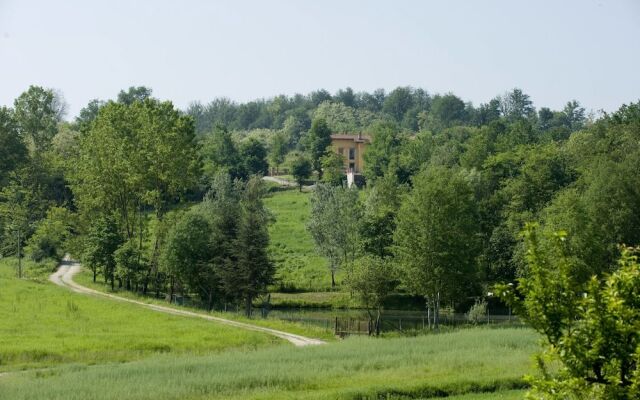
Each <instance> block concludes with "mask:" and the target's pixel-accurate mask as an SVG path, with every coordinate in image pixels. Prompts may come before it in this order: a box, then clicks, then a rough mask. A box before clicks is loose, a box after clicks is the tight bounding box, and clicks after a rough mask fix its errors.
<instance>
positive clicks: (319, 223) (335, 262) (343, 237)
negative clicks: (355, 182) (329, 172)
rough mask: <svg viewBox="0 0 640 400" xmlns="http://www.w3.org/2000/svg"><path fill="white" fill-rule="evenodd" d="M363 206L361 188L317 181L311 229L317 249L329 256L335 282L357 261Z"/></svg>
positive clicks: (332, 282)
mask: <svg viewBox="0 0 640 400" xmlns="http://www.w3.org/2000/svg"><path fill="white" fill-rule="evenodd" d="M361 214H362V207H361V205H360V199H359V195H358V191H357V189H348V188H343V187H336V186H328V185H325V184H318V185H316V190H315V192H314V193H313V196H312V197H311V218H310V219H309V222H308V223H307V229H309V232H310V233H311V236H312V237H313V240H314V241H315V243H316V249H317V251H318V252H319V253H320V254H321V255H323V256H324V257H326V258H327V260H328V262H329V270H330V271H331V286H332V287H335V284H336V283H335V274H336V272H337V270H338V269H339V268H340V267H341V266H344V265H345V264H346V263H348V262H350V261H353V260H354V258H355V256H356V253H357V251H358V246H359V236H358V226H359V220H360V216H361Z"/></svg>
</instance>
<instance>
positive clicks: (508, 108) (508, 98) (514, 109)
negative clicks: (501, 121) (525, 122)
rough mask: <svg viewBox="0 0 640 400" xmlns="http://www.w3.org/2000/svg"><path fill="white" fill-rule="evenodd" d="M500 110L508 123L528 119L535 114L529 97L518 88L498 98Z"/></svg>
mask: <svg viewBox="0 0 640 400" xmlns="http://www.w3.org/2000/svg"><path fill="white" fill-rule="evenodd" d="M500 109H501V112H502V115H503V116H504V117H505V118H507V119H508V120H510V121H516V120H518V119H521V118H528V117H530V116H531V115H533V113H534V112H535V108H533V102H532V101H531V98H530V97H529V95H528V94H526V93H524V92H523V91H522V90H521V89H518V88H515V89H513V90H512V91H510V92H507V93H505V94H504V95H503V96H502V97H501V98H500Z"/></svg>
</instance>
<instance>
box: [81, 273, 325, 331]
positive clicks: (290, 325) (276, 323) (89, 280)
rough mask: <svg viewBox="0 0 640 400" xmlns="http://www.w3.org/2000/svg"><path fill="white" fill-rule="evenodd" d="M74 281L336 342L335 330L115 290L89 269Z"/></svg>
mask: <svg viewBox="0 0 640 400" xmlns="http://www.w3.org/2000/svg"><path fill="white" fill-rule="evenodd" d="M73 279H74V281H75V282H77V283H79V284H81V285H83V286H86V287H88V288H91V289H94V290H98V291H101V292H105V293H111V294H116V295H118V296H120V297H125V298H128V299H135V300H137V301H142V302H145V303H148V304H159V305H162V306H164V307H175V308H178V309H187V310H189V311H192V312H196V313H201V314H207V315H213V316H216V317H221V318H226V319H231V320H234V321H239V322H246V323H250V324H254V325H259V326H263V327H266V328H271V329H278V330H281V331H286V332H289V333H295V334H297V335H303V336H307V337H312V338H318V339H323V340H334V339H335V336H334V335H333V329H324V328H321V327H318V326H315V325H309V324H303V323H298V322H290V321H284V320H279V319H262V318H247V317H246V316H245V315H244V314H243V311H244V310H242V311H237V312H234V311H233V310H229V311H227V312H224V311H211V312H207V311H205V310H203V309H202V308H198V307H196V306H188V305H180V306H177V305H175V304H169V303H167V301H165V300H164V299H158V298H155V297H153V296H151V295H147V296H145V295H142V294H139V293H135V292H131V291H127V290H124V289H118V288H117V287H116V288H114V289H113V290H112V289H111V286H110V285H108V284H105V283H104V282H102V281H100V280H98V281H97V282H93V275H92V273H91V272H90V271H88V270H87V269H83V270H82V271H81V272H80V273H79V274H78V275H76V276H75V277H74V278H73Z"/></svg>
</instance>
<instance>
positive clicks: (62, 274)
mask: <svg viewBox="0 0 640 400" xmlns="http://www.w3.org/2000/svg"><path fill="white" fill-rule="evenodd" d="M81 268H82V267H81V265H80V263H78V262H76V261H72V260H70V259H69V258H68V257H65V260H64V261H62V263H61V264H60V267H58V270H57V271H56V272H54V273H53V274H52V275H51V276H50V277H49V280H50V281H51V282H53V283H55V284H56V285H59V286H63V287H66V288H68V289H71V290H73V291H74V292H77V293H82V294H88V295H95V296H100V297H107V298H109V299H113V300H117V301H123V302H127V303H133V304H136V305H139V306H141V307H145V308H149V309H151V310H154V311H158V312H163V313H166V314H173V315H181V316H185V317H193V318H202V319H206V320H209V321H213V322H217V323H220V324H225V325H230V326H235V327H237V328H241V329H247V330H250V331H257V332H264V333H267V334H270V335H273V336H276V337H279V338H281V339H285V340H287V341H289V342H291V343H293V344H294V345H296V346H311V345H319V344H325V343H326V342H325V341H323V340H320V339H313V338H308V337H305V336H300V335H296V334H293V333H288V332H283V331H279V330H276V329H270V328H265V327H262V326H257V325H252V324H247V323H244V322H238V321H232V320H229V319H225V318H220V317H214V316H211V315H207V314H200V313H196V312H192V311H186V310H178V309H175V308H172V307H165V306H160V305H156V304H148V303H144V302H142V301H137V300H133V299H128V298H125V297H120V296H116V295H113V294H109V293H103V292H100V291H97V290H93V289H89V288H88V287H84V286H82V285H79V284H77V283H76V282H74V281H73V276H74V275H75V274H77V273H78V272H80V269H81Z"/></svg>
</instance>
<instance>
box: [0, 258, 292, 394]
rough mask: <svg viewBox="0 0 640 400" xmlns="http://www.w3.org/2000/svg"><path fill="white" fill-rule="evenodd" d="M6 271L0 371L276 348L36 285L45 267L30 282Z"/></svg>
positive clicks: (1, 292) (202, 324) (3, 266)
mask: <svg viewBox="0 0 640 400" xmlns="http://www.w3.org/2000/svg"><path fill="white" fill-rule="evenodd" d="M14 265H15V259H2V260H0V321H1V322H0V371H7V370H16V369H25V368H35V367H49V366H53V365H58V364H63V363H84V364H95V363H102V362H109V361H130V360H136V359H140V358H142V357H145V356H149V355H153V354H157V353H180V354H184V353H190V354H207V353H210V352H217V351H221V350H225V349H229V348H242V349H255V348H258V347H263V346H267V345H271V344H274V343H281V341H280V340H279V339H276V338H274V337H271V336H269V335H266V334H263V333H258V332H250V331H245V330H241V329H238V328H233V327H229V326H224V325H219V324H215V323H211V322H208V321H200V320H197V319H190V318H184V317H179V316H172V315H166V314H162V313H158V312H154V311H151V310H146V309H142V308H140V307H138V306H135V305H130V304H125V303H118V302H114V301H113V300H107V299H100V298H95V297H91V296H85V295H80V294H77V293H73V292H71V291H69V290H67V289H65V288H60V287H57V286H54V285H53V284H51V283H49V282H46V280H43V279H42V276H43V275H45V276H46V274H47V273H48V272H49V270H47V269H50V268H51V266H50V265H49V266H47V267H46V269H45V270H44V273H43V271H40V270H42V268H40V269H35V270H36V271H39V272H38V273H37V276H38V279H36V280H33V279H17V278H16V277H15V272H14V271H15V270H14ZM31 275H34V274H31ZM27 276H29V271H28V273H27ZM0 398H7V397H1V396H0ZM8 398H11V397H8Z"/></svg>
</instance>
